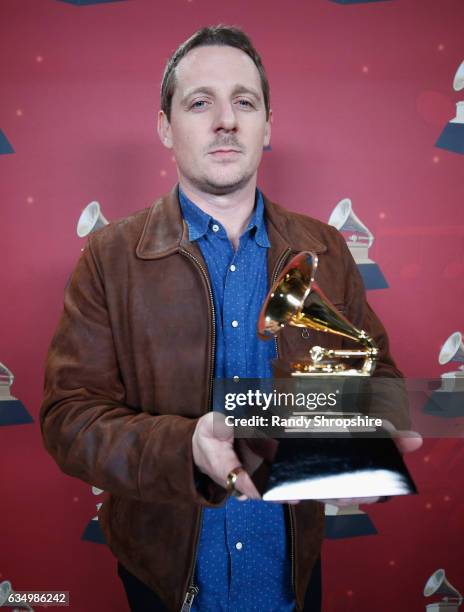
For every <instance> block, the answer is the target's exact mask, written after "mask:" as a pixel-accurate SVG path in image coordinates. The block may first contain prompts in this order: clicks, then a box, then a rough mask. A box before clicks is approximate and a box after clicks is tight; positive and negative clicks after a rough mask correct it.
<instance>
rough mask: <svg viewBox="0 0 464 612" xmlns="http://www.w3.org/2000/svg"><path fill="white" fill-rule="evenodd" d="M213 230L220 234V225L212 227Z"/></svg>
mask: <svg viewBox="0 0 464 612" xmlns="http://www.w3.org/2000/svg"><path fill="white" fill-rule="evenodd" d="M211 229H212V230H213V232H218V231H219V225H217V224H216V223H215V224H214V225H213V226H212V227H211Z"/></svg>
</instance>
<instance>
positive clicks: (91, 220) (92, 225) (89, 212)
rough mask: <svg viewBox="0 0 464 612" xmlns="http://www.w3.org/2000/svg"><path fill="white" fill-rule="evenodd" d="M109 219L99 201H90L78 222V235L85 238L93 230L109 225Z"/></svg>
mask: <svg viewBox="0 0 464 612" xmlns="http://www.w3.org/2000/svg"><path fill="white" fill-rule="evenodd" d="M108 223H109V221H108V220H107V219H106V218H105V216H104V215H103V213H102V211H101V206H100V204H99V203H98V202H97V201H95V200H94V201H93V202H90V204H87V206H86V207H85V208H84V210H83V211H82V213H81V216H80V217H79V221H78V222H77V235H78V236H79V238H85V236H88V235H89V234H91V233H92V232H94V231H95V230H97V229H100V228H101V227H104V226H105V225H108Z"/></svg>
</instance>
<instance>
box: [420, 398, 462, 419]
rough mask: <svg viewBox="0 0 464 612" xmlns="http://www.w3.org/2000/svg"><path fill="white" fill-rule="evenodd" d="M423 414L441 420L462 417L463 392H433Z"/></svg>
mask: <svg viewBox="0 0 464 612" xmlns="http://www.w3.org/2000/svg"><path fill="white" fill-rule="evenodd" d="M424 412H426V413H427V414H433V415H435V416H441V417H443V418H455V417H462V416H464V391H434V392H433V393H432V394H431V396H430V397H429V399H428V402H427V403H426V405H425V406H424Z"/></svg>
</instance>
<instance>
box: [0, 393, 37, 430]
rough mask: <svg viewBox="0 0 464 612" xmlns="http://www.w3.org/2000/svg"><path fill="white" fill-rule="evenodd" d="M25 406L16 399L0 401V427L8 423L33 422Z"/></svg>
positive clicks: (23, 423)
mask: <svg viewBox="0 0 464 612" xmlns="http://www.w3.org/2000/svg"><path fill="white" fill-rule="evenodd" d="M33 422H34V419H33V418H32V417H31V415H30V414H29V412H28V411H27V410H26V407H25V406H24V404H23V403H22V402H20V401H19V400H18V399H10V400H1V401H0V427H2V426H8V425H26V424H28V423H33Z"/></svg>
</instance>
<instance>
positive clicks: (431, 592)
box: [424, 569, 462, 612]
mask: <svg viewBox="0 0 464 612" xmlns="http://www.w3.org/2000/svg"><path fill="white" fill-rule="evenodd" d="M438 595H442V596H443V597H442V599H441V601H437V602H435V603H429V604H427V605H426V606H425V609H426V610H427V612H458V610H459V606H460V605H461V603H462V595H461V593H460V592H459V591H458V590H457V589H456V588H455V587H454V586H453V585H452V584H451V583H450V582H449V581H448V579H447V578H446V574H445V570H444V569H438V570H437V571H436V572H434V573H433V574H432V575H431V576H430V578H429V579H428V580H427V582H426V584H425V587H424V597H432V596H438Z"/></svg>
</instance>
